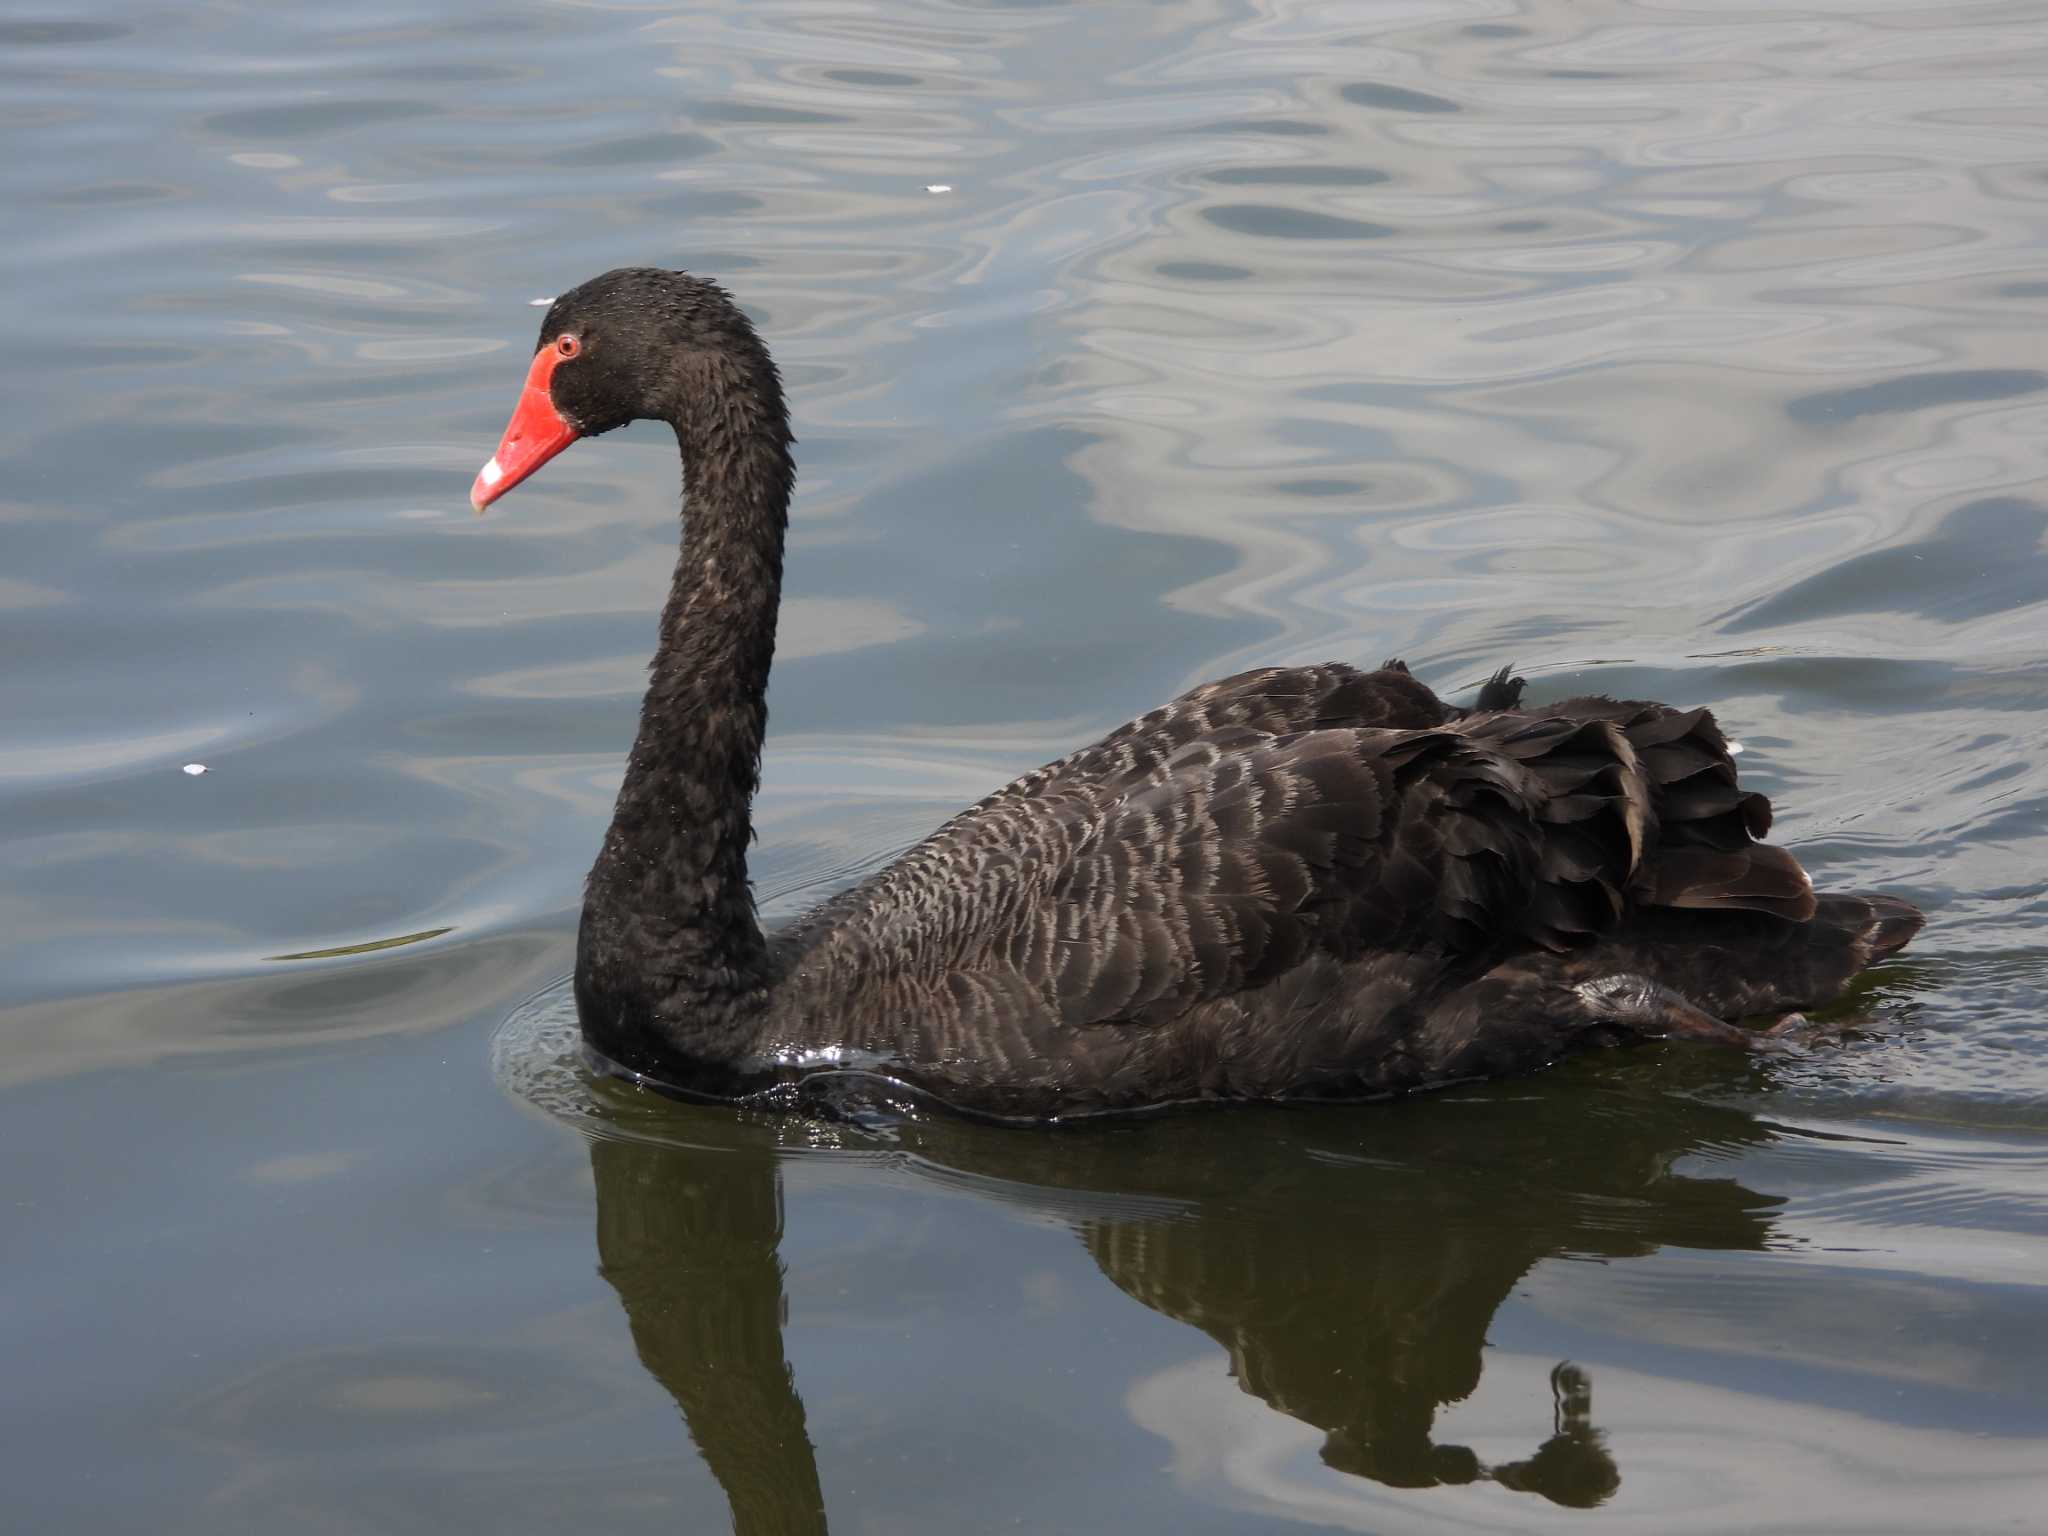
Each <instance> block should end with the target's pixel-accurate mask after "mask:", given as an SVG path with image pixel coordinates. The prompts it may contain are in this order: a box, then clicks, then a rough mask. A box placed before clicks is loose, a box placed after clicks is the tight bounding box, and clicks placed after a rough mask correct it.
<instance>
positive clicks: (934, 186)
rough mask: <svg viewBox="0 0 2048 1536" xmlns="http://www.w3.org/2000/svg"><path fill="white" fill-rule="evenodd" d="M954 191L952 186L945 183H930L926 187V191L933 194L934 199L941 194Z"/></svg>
mask: <svg viewBox="0 0 2048 1536" xmlns="http://www.w3.org/2000/svg"><path fill="white" fill-rule="evenodd" d="M952 190H953V188H952V186H951V185H950V184H949V183H947V182H943V181H934V182H928V183H926V185H925V191H927V192H929V193H931V194H932V195H933V196H934V197H936V196H938V195H939V193H941V192H950V191H952Z"/></svg>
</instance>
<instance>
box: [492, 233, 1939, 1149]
mask: <svg viewBox="0 0 2048 1536" xmlns="http://www.w3.org/2000/svg"><path fill="white" fill-rule="evenodd" d="M650 416H652V417H658V418H660V419H664V420H668V421H670V422H672V423H673V424H674V426H675V428H676V433H677V438H678V441H679V443H680V446H681V450H682V456H683V463H684V474H685V481H686V487H687V494H688V502H687V506H686V509H685V516H684V532H683V542H682V555H681V559H680V562H679V564H678V566H677V571H676V579H675V585H674V588H673V590H672V592H671V594H670V597H669V601H668V603H667V605H666V607H665V609H664V611H663V615H662V625H661V636H660V641H659V644H658V646H657V649H656V652H655V657H654V662H653V675H652V681H651V683H650V686H649V688H648V692H647V697H646V701H645V703H644V705H643V708H642V714H641V723H640V732H639V736H638V739H637V740H636V741H635V743H634V746H633V751H632V754H631V756H630V758H629V759H628V762H627V767H626V774H625V781H624V783H623V785H622V786H621V789H620V792H619V800H618V806H617V810H616V812H615V814H614V818H613V821H612V825H611V828H610V830H609V832H608V833H607V834H606V837H605V842H604V847H603V850H602V851H601V852H600V854H599V856H598V859H597V863H596V866H595V867H594V868H593V869H592V871H591V875H590V881H589V885H588V888H587V890H586V894H585V900H584V910H583V922H582V928H581V931H580V933H579V936H578V943H577V961H576V997H577V1004H578V1008H579V1012H580V1016H581V1019H582V1024H583V1030H584V1034H585V1037H586V1039H587V1040H588V1041H589V1043H590V1044H591V1045H592V1046H593V1047H594V1048H595V1049H596V1050H597V1051H598V1052H600V1053H602V1054H603V1055H604V1056H606V1057H607V1058H609V1059H611V1060H612V1061H615V1062H617V1063H619V1064H621V1065H623V1066H625V1067H627V1068H630V1069H632V1070H634V1071H637V1072H641V1073H643V1074H645V1075H646V1076H648V1077H650V1078H652V1079H654V1080H656V1081H659V1082H662V1083H666V1084H669V1085H671V1086H674V1087H678V1088H682V1089H685V1090H688V1091H692V1092H698V1093H705V1094H711V1095H715V1096H720V1097H743V1096H754V1095H760V1094H764V1093H770V1094H772V1092H773V1091H774V1090H777V1089H780V1088H786V1087H788V1086H789V1085H792V1084H797V1083H800V1082H802V1081H804V1080H806V1079H808V1078H810V1077H812V1076H813V1075H815V1074H819V1073H821V1072H838V1073H849V1072H873V1073H876V1074H878V1075H880V1076H883V1077H885V1078H888V1079H892V1080H895V1081H898V1082H901V1083H904V1084H906V1085H908V1086H910V1087H912V1088H915V1089H917V1090H920V1091H922V1092H925V1093H928V1094H930V1095H932V1096H934V1097H936V1098H938V1099H940V1100H942V1101H944V1102H947V1103H950V1104H953V1105H955V1106H956V1107H959V1108H963V1109H968V1110H972V1111H976V1112H979V1113H984V1114H993V1115H1001V1116H1006V1117H1018V1118H1033V1119H1037V1118H1050V1117H1056V1116H1063V1115H1069V1114H1077V1113H1090V1112H1101V1111H1110V1110H1130V1109H1137V1108H1143V1107H1148V1106H1151V1105H1156V1104H1162V1103H1173V1102H1181V1101H1189V1100H1202V1099H1252V1098H1283V1097H1303V1098H1313V1097H1321V1098H1361V1097H1372V1096H1377V1095H1383V1094H1388V1093H1395V1092H1401V1091H1404V1090H1408V1089H1414V1088H1420V1087H1426V1086H1430V1085H1432V1084H1438V1083H1443V1082H1448V1081H1456V1080H1460V1079H1466V1078H1474V1077H1483V1076H1492V1075H1497V1074H1501V1073H1506V1072H1517V1071H1525V1070H1528V1069H1531V1068H1534V1067H1537V1066H1541V1065H1543V1064H1545V1063H1547V1062H1549V1061H1552V1060H1554V1059H1556V1058H1557V1057H1559V1056H1561V1055H1564V1054H1566V1053H1568V1052H1570V1051H1571V1050H1573V1049H1576V1048H1580V1047H1583V1046H1585V1045H1588V1044H1604V1043H1613V1042H1615V1041H1618V1040H1623V1039H1628V1038H1632V1037H1640V1036H1646V1035H1674V1034H1675V1035H1688V1036H1694V1037H1700V1038H1707V1039H1715V1040H1724V1041H1728V1042H1731V1043H1740V1042H1747V1041H1749V1040H1752V1039H1754V1038H1756V1037H1754V1036H1752V1035H1750V1034H1749V1033H1748V1032H1746V1031H1741V1030H1737V1029H1735V1028H1733V1027H1732V1026H1730V1025H1728V1024H1726V1023H1723V1022H1721V1021H1722V1020H1726V1019H1731V1018H1736V1017H1741V1016H1744V1015H1749V1014H1758V1013H1778V1012H1784V1011H1786V1010H1788V1009H1792V1008H1798V1007H1808V1006H1815V1005H1818V1004H1822V1003H1825V1002H1829V1001H1832V1000H1833V999H1834V998H1835V997H1836V996H1838V995H1839V994H1840V992H1841V991H1842V989H1843V988H1844V987H1845V986H1846V984H1847V983H1848V982H1849V981H1850V980H1851V979H1852V978H1853V977H1854V976H1855V975H1856V973H1857V972H1859V971H1861V970H1862V969H1863V968H1864V967H1865V966H1866V965H1868V964H1869V963H1870V962H1871V961H1872V960H1874V959H1876V958H1878V957H1880V956H1882V955H1884V954H1887V953H1889V952H1891V951H1892V950H1894V949H1896V948H1898V947H1899V946H1900V945H1902V944H1904V943H1905V942H1906V940H1907V939H1909V938H1910V937H1911V936H1912V934H1913V933H1914V932H1915V931H1917V929H1918V928H1919V925H1920V916H1919V914H1918V913H1917V912H1915V911H1914V909H1913V908H1911V907H1909V906H1907V905H1905V904H1904V903H1902V902H1899V901H1896V900H1893V899H1891V898H1888V897H1882V896H1846V895H1845V896H1823V897H1818V898H1817V897H1816V896H1815V895H1814V893H1813V890H1812V887H1811V886H1810V885H1809V884H1808V882H1807V879H1806V876H1805V874H1804V872H1803V871H1802V870H1801V869H1800V868H1799V865H1798V864H1797V863H1796V862H1795V861H1794V860H1793V858H1792V857H1791V855H1789V854H1787V853H1786V852H1784V851H1783V850H1782V849H1778V848H1775V847H1771V846H1769V845H1766V844H1762V843H1759V842H1757V841H1756V840H1755V839H1756V838H1758V837H1760V836H1762V835H1763V833H1764V832H1765V831H1766V830H1768V827H1769V824H1770V807H1769V805H1768V804H1767V803H1766V802H1765V800H1764V799H1763V797H1762V796H1760V795H1756V794H1750V793H1745V792H1743V791H1741V790H1740V789H1739V788H1738V787H1737V784H1736V775H1735V766H1734V762H1733V760H1732V758H1731V757H1730V755H1729V753H1728V750H1727V746H1726V743H1725V742H1724V741H1723V739H1722V737H1721V734H1720V732H1719V731H1718V729H1717V728H1716V727H1715V725H1714V722H1713V719H1712V717H1711V716H1710V715H1708V714H1707V713H1706V712H1705V711H1704V710H1692V711H1686V712H1681V711H1676V710H1671V709H1667V708H1665V707H1664V706H1662V705H1656V704H1637V703H1624V702H1616V701H1613V700H1608V699H1574V700H1567V701H1564V702H1562V703H1557V704H1551V705H1547V706H1544V707H1543V708H1541V709H1537V710H1526V711H1525V710H1523V709H1521V708H1519V699H1520V694H1521V684H1520V683H1519V682H1517V681H1514V680H1511V679H1509V678H1507V677H1506V676H1505V674H1503V675H1502V676H1500V677H1498V678H1496V679H1495V680H1494V681H1493V682H1492V683H1490V684H1489V685H1488V686H1487V687H1486V688H1485V689H1483V690H1482V691H1481V695H1480V697H1479V699H1478V701H1477V707H1476V708H1475V709H1473V710H1471V711H1466V710H1461V709H1456V708H1453V707H1451V706H1449V705H1446V704H1444V703H1443V702H1442V701H1440V700H1439V699H1438V698H1437V697H1436V696H1435V695H1434V694H1433V693H1431V692H1430V690H1429V689H1428V688H1426V687H1425V686H1423V685H1422V684H1421V683H1420V682H1419V681H1417V680H1416V679H1415V678H1414V677H1412V676H1410V675H1409V673H1408V672H1407V670H1406V668H1404V667H1402V666H1401V665H1400V664H1399V663H1389V664H1388V665H1387V666H1385V667H1382V668H1380V669H1379V670H1377V671H1374V672H1364V671H1360V670H1358V669H1355V668H1352V667H1347V666H1343V665H1337V664H1331V665H1324V666H1311V667H1289V668H1272V669H1267V670H1263V671H1258V672H1250V673H1245V674H1243V675H1241V676H1239V677H1234V678H1228V679H1225V680H1224V681H1221V682H1217V683H1211V684H1208V685H1206V686H1204V687H1201V688H1197V689H1195V690H1194V691H1192V692H1190V693H1187V694H1184V695H1182V696H1181V697H1180V698H1178V699H1176V700H1174V701H1173V702H1172V703H1171V704H1168V705H1166V706H1165V707H1164V708H1161V709H1158V710H1155V711H1153V712H1152V713H1151V714H1149V715H1146V716H1144V717H1143V718H1141V719H1139V720H1135V721H1133V722H1131V723H1130V724H1129V725H1127V726H1124V727H1123V728H1121V729H1120V730H1117V731H1115V732H1113V733H1111V734H1110V735H1109V736H1108V737H1106V738H1104V739H1103V740H1102V741H1100V742H1098V743H1096V744H1095V745H1093V746H1090V747H1086V748H1083V749H1082V750H1080V751H1078V752H1076V753H1074V754H1073V755H1072V756H1070V757H1067V758H1064V759H1062V760H1061V761H1059V762H1057V763H1054V764H1051V765H1049V766H1047V767H1045V768H1042V769H1039V770H1038V771H1037V772H1035V773H1032V774H1028V775H1026V776H1025V777H1024V778H1022V779H1019V780H1018V781H1016V782H1015V783H1014V784H1011V785H1009V786H1008V787H1007V788H1005V789H1002V790H1000V791H998V792H997V793H995V794H993V795H991V796H989V797H988V798H987V799H986V800H984V801H982V802H981V803H980V804H979V805H977V806H975V807H973V808H972V809H970V810H968V811H965V812H962V813H961V814H960V815H959V816H957V817H955V818H954V819H953V820H952V821H950V822H948V823H947V824H946V825H945V826H944V827H942V828H940V829H939V830H938V831H937V832H935V833H934V834H933V835H932V836H931V837H930V838H928V839H927V840H926V841H925V842H923V843H922V844H920V845H919V846H918V847H916V848H915V849H913V850H912V851H911V852H910V853H908V854H906V855H905V856H904V857H903V858H902V859H901V860H899V861H898V862H897V863H896V864H894V865H892V866H891V867H890V868H888V869H887V870H884V871H883V872H881V873H880V874H878V875H876V876H874V877H873V878H872V879H869V880H867V881H865V882H863V883H862V884H860V885H858V886H856V887H854V888H853V889H851V890H849V891H847V892H845V893H843V894H841V895H840V896H837V897H835V898H833V899H832V900H830V901H828V902H826V903H825V904H824V905H823V906H821V907H819V908H818V909H816V910H815V911H813V912H812V913H810V914H809V915H807V916H806V917H804V918H803V919H801V920H799V921H798V922H797V923H795V924H794V925H793V926H791V927H790V928H788V929H786V930H784V931H782V932H780V933H777V934H774V935H772V936H771V935H765V934H763V932H762V931H761V929H760V926H759V924H758V923H757V921H756V919H755V914H754V905H753V898H752V892H751V888H750V887H749V885H748V882H747V871H746V845H747V842H748V840H749V838H750V836H751V819H750V814H751V803H752V797H753V794H754V790H755V788H756V786H757V784H758V780H759V769H760V751H761V741H762V734H763V731H764V728H765V724H766V711H765V707H764V703H763V699H764V695H765V691H766V686H767V679H768V668H769V662H770V658H771V656H772V653H773V647H774V628H775V613H776V607H777V604H778V601H779V598H780V591H781V576H782V549H783V533H784V529H785V526H786V522H787V513H788V503H789V496H790V490H791V486H792V483H793V478H794V470H793V468H792V465H791V461H790V457H789V442H790V438H789V432H788V420H787V415H786V412H785V410H784V406H783V402H782V394H781V388H780V384H779V382H778V380H777V377H776V374H775V369H774V365H773V364H772V363H771V362H770V361H769V358H768V355H767V352H766V350H765V349H764V348H763V347H762V346H761V344H760V341H759V339H758V338H757V337H756V336H755V334H754V332H753V330H752V327H751V326H750V325H749V324H748V323H747V321H746V320H745V318H744V317H743V316H742V315H741V314H740V313H739V311H738V309H737V308H736V307H735V306H733V304H732V303H731V301H730V300H729V299H728V298H727V297H726V296H725V295H724V293H723V292H722V291H720V290H719V289H717V288H716V287H714V286H713V285H711V284H708V283H704V282H701V281H699V280H697V279H694V278H690V277H688V276H686V275H684V274H681V273H669V272H660V271H655V270H651V269H629V270H625V271H620V272H614V273H609V274H607V275H606V276H604V277H602V278H598V279H596V280H595V281H593V282H591V283H587V284H585V285H584V286H583V287H581V288H578V289H576V290H574V291H573V292H571V293H568V294H565V295H563V296H562V297H561V298H560V299H558V300H557V301H556V302H555V304H554V306H553V308H551V309H550V311H549V313H548V316H547V319H546V320H545V321H544V322H543V324H542V328H541V340H540V346H539V348H538V349H537V351H536V354H535V359H534V364H533V367H532V370H531V371H530V373H529V375H528V381H527V392H526V394H525V395H524V396H523V397H522V400H521V403H520V407H519V410H518V411H517V412H516V413H515V415H514V417H513V421H512V424H511V426H510V427H508V429H507V431H506V435H505V439H504V442H503V444H502V445H501V446H500V449H499V453H498V455H497V456H496V457H494V458H493V459H492V461H491V463H490V464H489V465H488V466H486V469H485V471H484V473H483V475H481V476H479V478H478V481H477V487H476V490H475V491H474V492H473V499H474V500H475V501H476V503H477V505H478V507H479V508H480V509H481V507H482V506H483V505H484V504H485V503H487V502H488V501H490V500H493V499H495V497H496V496H498V495H499V494H502V492H503V491H505V490H508V489H510V488H511V486H512V485H514V484H516V483H518V481H519V480H521V479H523V478H525V476H526V475H528V474H530V473H531V472H532V471H533V469H535V468H537V467H538V466H539V464H540V463H542V462H545V460H546V459H548V458H550V457H552V456H553V454H554V453H556V452H559V451H560V450H561V448H563V447H565V446H567V444H568V443H569V442H570V441H573V440H574V439H575V438H576V437H578V436H587V435H592V434H595V433H597V432H603V431H607V430H609V429H610V428H612V427H615V426H618V425H621V424H623V423H624V422H625V421H628V420H632V419H636V418H641V417H650Z"/></svg>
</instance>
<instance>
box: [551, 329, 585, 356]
mask: <svg viewBox="0 0 2048 1536" xmlns="http://www.w3.org/2000/svg"><path fill="white" fill-rule="evenodd" d="M555 350H556V351H557V352H559V353H561V355H562V356H564V357H574V356H575V355H576V354H577V353H578V352H581V351H582V350H583V343H582V342H580V341H578V340H577V339H576V338H575V337H574V336H571V335H569V334H568V333H567V332H564V333H563V334H562V335H560V336H557V337H556V338H555Z"/></svg>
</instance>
